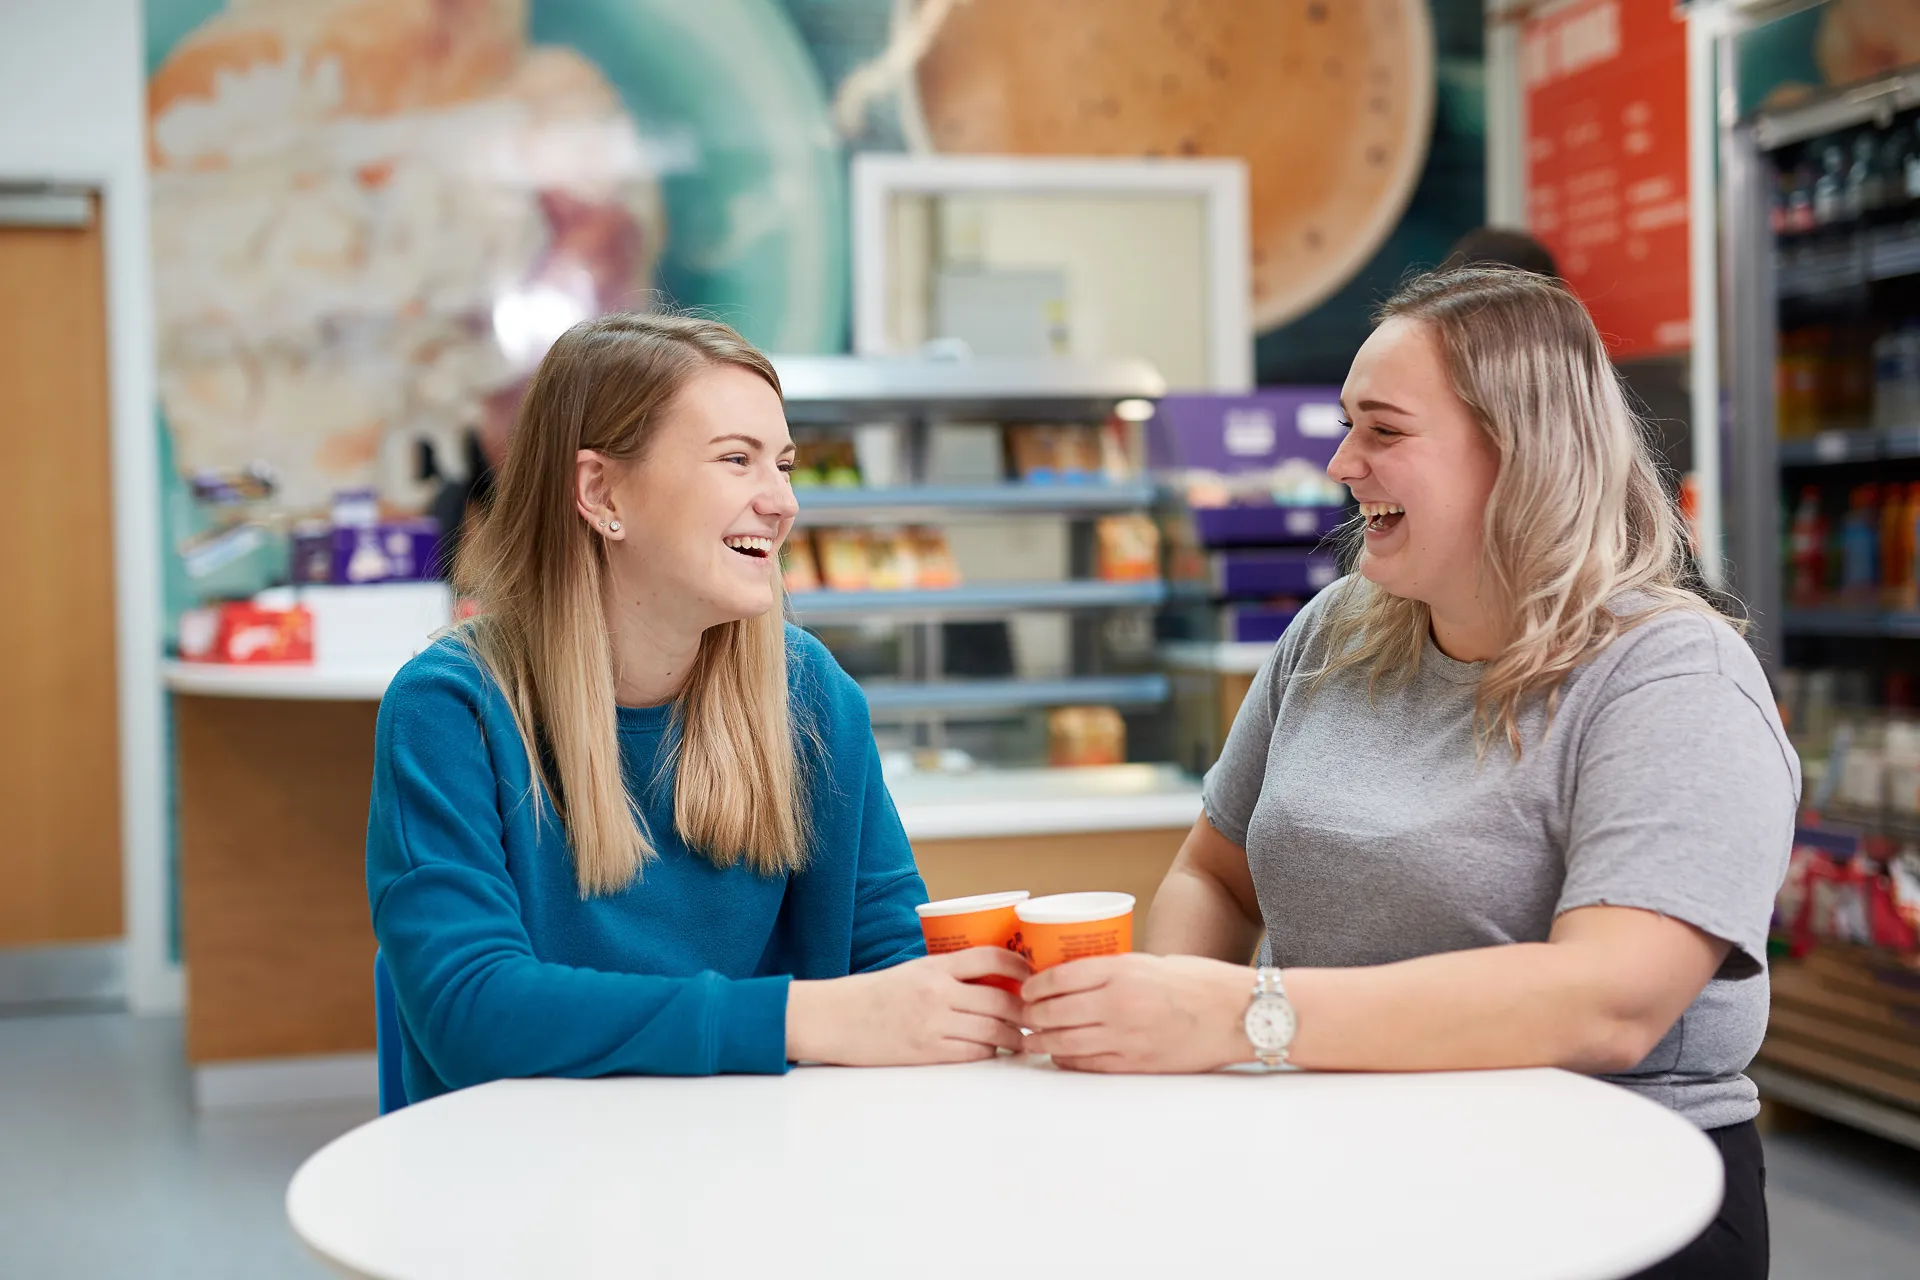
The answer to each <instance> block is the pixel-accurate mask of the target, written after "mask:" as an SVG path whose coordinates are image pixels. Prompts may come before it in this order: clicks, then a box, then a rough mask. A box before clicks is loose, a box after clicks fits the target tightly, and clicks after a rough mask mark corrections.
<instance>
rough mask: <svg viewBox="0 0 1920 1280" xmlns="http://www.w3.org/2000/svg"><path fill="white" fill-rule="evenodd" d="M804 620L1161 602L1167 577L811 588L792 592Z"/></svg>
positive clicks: (796, 613)
mask: <svg viewBox="0 0 1920 1280" xmlns="http://www.w3.org/2000/svg"><path fill="white" fill-rule="evenodd" d="M789 599H790V600H791V601H792V605H793V615H794V617H795V619H797V620H798V621H800V622H815V621H823V620H826V619H832V618H859V617H874V616H877V615H880V614H892V615H900V614H918V615H923V616H924V615H937V616H943V617H950V616H953V615H955V614H967V613H971V614H1000V613H1007V612H1010V611H1012V610H1016V609H1117V608H1128V607H1139V608H1147V609H1152V608H1158V607H1159V606H1160V605H1162V604H1165V603H1166V599H1167V587H1166V584H1165V583H1163V582H1100V581H1096V580H1076V581H1073V582H1002V583H988V584H984V585H981V586H970V587H952V588H949V589H947V590H944V591H809V592H807V593H805V594H804V595H795V596H790V597H789Z"/></svg>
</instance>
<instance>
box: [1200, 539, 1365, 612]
mask: <svg viewBox="0 0 1920 1280" xmlns="http://www.w3.org/2000/svg"><path fill="white" fill-rule="evenodd" d="M1208 559H1209V562H1210V565H1211V567H1212V570H1213V590H1214V594H1215V595H1217V596H1221V597H1224V598H1226V599H1229V600H1267V599H1271V598H1272V597H1274V596H1302V597H1305V596H1310V595H1312V594H1313V593H1314V592H1316V591H1318V590H1320V588H1322V587H1325V586H1330V585H1331V584H1332V583H1333V582H1334V580H1335V579H1337V578H1338V577H1339V576H1340V562H1339V561H1338V560H1337V559H1335V558H1334V557H1333V556H1331V555H1326V554H1324V553H1321V552H1317V551H1293V550H1288V551H1266V550H1260V551H1216V552H1214V553H1213V554H1212V555H1211V556H1210V557H1209V558H1208Z"/></svg>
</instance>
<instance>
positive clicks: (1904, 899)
mask: <svg viewBox="0 0 1920 1280" xmlns="http://www.w3.org/2000/svg"><path fill="white" fill-rule="evenodd" d="M1887 894H1888V897H1889V898H1890V899H1891V901H1892V904H1893V909H1894V911H1895V912H1896V913H1897V914H1898V915H1899V917H1900V919H1901V920H1903V921H1905V922H1906V925H1907V927H1908V928H1909V929H1912V930H1914V931H1915V932H1916V933H1920V846H1915V845H1911V844H1909V845H1907V846H1906V847H1905V848H1904V849H1902V850H1900V852H1899V853H1897V854H1895V855H1894V857H1893V858H1892V859H1891V860H1890V861H1889V862H1888V863H1887Z"/></svg>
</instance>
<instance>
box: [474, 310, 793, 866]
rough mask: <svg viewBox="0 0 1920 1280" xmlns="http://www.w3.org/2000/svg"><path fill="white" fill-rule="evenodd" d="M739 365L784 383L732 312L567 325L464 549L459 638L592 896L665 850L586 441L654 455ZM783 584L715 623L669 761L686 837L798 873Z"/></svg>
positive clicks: (682, 698) (734, 858)
mask: <svg viewBox="0 0 1920 1280" xmlns="http://www.w3.org/2000/svg"><path fill="white" fill-rule="evenodd" d="M729 365H730V366H733V367H735V368H740V369H745V370H748V371H749V372H752V373H754V374H757V375H758V376H759V377H761V378H764V379H765V380H766V382H767V385H768V386H770V387H772V388H773V390H774V393H775V394H776V395H778V394H780V378H779V375H778V374H777V373H775V372H774V368H773V365H772V363H771V362H770V361H769V360H768V359H767V358H766V356H764V355H762V354H761V353H760V352H759V351H757V350H755V349H754V348H753V346H752V345H750V344H749V343H748V342H747V341H746V340H745V339H744V338H742V337H741V336H740V335H739V334H738V333H736V332H734V331H733V330H732V329H730V328H728V327H727V326H726V325H724V324H720V323H718V322H717V321H712V320H704V319H697V318H694V317H688V316H666V315H611V316H604V317H601V318H599V319H596V320H589V321H586V322H584V323H581V324H577V325H575V326H574V327H573V328H571V329H569V330H567V332H566V333H564V334H562V335H561V337H560V340H559V341H558V342H556V343H554V344H553V347H552V349H551V350H550V351H548V353H547V355H546V358H545V359H544V360H542V361H541V362H540V367H539V369H538V370H537V371H536V372H535V374H534V376H533V381H532V383H531V384H530V385H529V386H528V388H527V393H526V398H525V400H524V401H523V402H522V404H521V407H520V416H519V420H518V423H517V424H516V426H515V429H514V436H513V441H512V443H511V445H510V446H509V447H508V451H507V458H506V462H505V464H504V465H503V466H502V467H501V470H500V475H499V478H498V481H497V483H496V486H495V489H494V493H493V497H492V501H491V503H490V505H489V506H488V508H487V510H486V512H485V514H484V515H483V516H482V517H481V519H480V520H479V523H478V527H477V528H476V529H474V530H473V532H472V533H471V534H470V535H469V536H467V537H465V538H463V539H462V541H461V546H460V549H459V552H458V554H457V561H456V564H455V567H454V581H455V585H456V586H457V587H458V589H459V591H460V592H461V594H463V595H465V596H468V597H471V598H472V599H473V600H475V601H476V602H477V604H478V605H479V608H480V613H479V615H478V616H476V617H475V618H473V619H472V620H470V621H469V622H467V623H465V624H463V625H462V626H461V627H460V629H459V631H458V634H460V635H461V636H462V637H463V639H464V640H465V642H466V643H467V645H468V646H469V648H470V649H471V650H472V651H473V652H474V653H475V654H476V655H477V656H478V657H479V659H480V660H481V661H482V662H483V663H484V664H485V665H486V667H487V669H488V670H489V671H490V672H491V673H492V674H493V677H494V679H495V680H496V681H498V682H499V685H500V687H501V689H502V690H503V691H504V692H505V694H506V699H507V705H508V706H509V707H510V708H511V709H512V712H513V719H514V724H515V726H516V727H517V728H518V729H519V731H520V740H521V742H522V743H523V744H524V745H525V747H526V751H527V758H528V760H529V761H531V763H532V769H533V778H534V784H535V787H536V790H537V792H538V793H540V794H541V795H544V796H545V798H546V799H547V801H548V802H549V803H550V804H551V805H552V806H553V809H554V811H555V813H557V814H558V815H559V817H560V819H561V821H562V823H563V824H564V826H565V830H566V836H567V843H568V845H569V846H570V848H571V849H572V851H573V861H574V871H575V876H576V878H577V880H578V881H579V886H580V896H581V897H582V898H587V897H591V896H593V895H596V894H610V893H618V892H619V891H621V890H622V889H625V888H627V887H628V886H629V885H631V884H632V883H634V881H635V880H636V879H637V878H638V877H639V876H640V873H641V868H642V867H643V866H644V865H645V864H646V863H647V862H648V861H650V860H651V859H652V858H654V857H655V856H656V854H655V850H654V847H653V842H652V841H651V840H650V839H649V838H648V835H647V832H646V830H645V825H644V822H643V820H642V818H641V815H640V809H639V807H638V805H637V803H636V800H635V798H634V797H633V795H632V794H631V793H630V792H629V790H628V787H627V784H626V779H625V775H624V773H623V771H622V768H621V760H620V742H619V732H618V727H617V726H618V717H617V715H616V713H615V704H614V669H613V649H612V645H611V642H610V639H609V622H608V618H607V613H606V592H607V579H608V560H607V544H606V542H605V540H604V539H602V538H601V537H599V536H598V535H596V534H595V533H594V531H593V530H592V529H590V528H589V527H588V526H587V523H586V522H585V521H584V520H582V519H581V518H580V515H579V513H578V512H577V511H576V510H575V506H574V486H575V476H576V473H577V465H576V455H577V454H578V452H579V451H580V450H582V449H592V450H596V451H598V452H599V453H601V454H604V455H605V456H606V457H608V458H610V459H614V460H615V461H616V462H621V463H626V464H628V465H638V464H641V463H643V462H644V461H645V459H646V456H647V451H648V447H649V445H650V444H651V442H652V440H653V438H654V436H655V434H656V433H657V431H658V430H659V428H660V424H661V422H662V420H663V419H664V418H665V416H666V415H667V413H668V411H669V409H670V408H671V407H672V405H673V403H674V400H675V398H676V397H677V396H678V395H679V393H680V390H681V388H682V387H684V386H685V385H686V383H687V381H688V380H689V379H690V378H692V377H693V376H694V375H695V374H697V373H699V372H700V371H702V370H703V369H708V368H713V367H716V366H729ZM775 582H776V586H775V594H774V607H773V608H772V609H771V610H769V611H768V612H767V613H766V614H764V615H762V616H760V617H758V618H747V619H742V620H739V621H735V622H728V623H724V624H722V625H720V626H716V627H712V628H710V629H709V630H708V631H707V632H706V633H705V634H704V635H703V636H701V638H700V647H699V651H698V654H697V656H696V657H695V659H694V662H693V665H692V668H691V669H690V671H689V672H688V676H687V681H686V684H685V686H684V687H683V688H682V689H681V692H680V694H679V695H678V697H676V698H675V700H674V704H673V711H672V724H673V729H674V742H675V745H674V748H673V752H672V755H671V757H670V758H669V761H668V767H669V768H671V770H672V772H673V774H674V781H673V821H674V828H675V830H676V831H677V832H678V833H679V835H680V838H681V839H682V840H684V841H685V842H686V843H687V845H688V847H690V848H693V849H695V850H698V851H699V852H700V853H702V854H703V855H705V856H706V857H707V858H709V859H711V860H712V861H713V862H714V863H715V864H716V865H717V866H721V867H729V866H732V865H734V864H735V863H737V862H740V861H741V860H742V859H744V860H745V861H746V864H747V865H748V866H749V867H751V868H752V869H753V870H755V871H757V872H760V873H762V874H765V875H777V874H780V873H782V872H786V871H796V870H798V869H800V867H802V866H803V865H804V864H805V861H806V849H807V815H806V812H805V805H804V789H803V787H802V785H801V777H802V771H803V766H802V753H801V749H800V746H799V742H798V740H797V739H796V736H795V735H796V728H795V722H794V717H793V714H792V709H791V705H790V701H789V690H788V687H787V647H786V622H785V617H784V610H783V608H782V607H781V605H782V597H781V595H780V592H779V587H778V585H777V584H778V578H777V577H776V579H775ZM537 800H538V797H536V803H537Z"/></svg>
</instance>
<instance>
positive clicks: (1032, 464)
mask: <svg viewBox="0 0 1920 1280" xmlns="http://www.w3.org/2000/svg"><path fill="white" fill-rule="evenodd" d="M1007 460H1008V468H1007V469H1008V471H1010V472H1011V473H1012V474H1013V476H1014V478H1015V479H1018V480H1022V481H1025V482H1026V483H1027V484H1056V483H1058V482H1059V480H1060V436H1059V431H1058V429H1057V428H1055V427H1053V426H1051V425H1049V424H1047V423H1044V422H1038V423H1027V424H1023V425H1021V426H1014V427H1008V428H1007Z"/></svg>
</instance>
